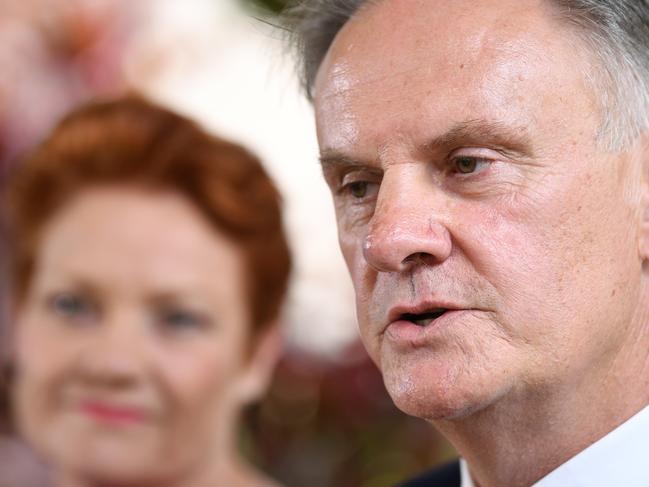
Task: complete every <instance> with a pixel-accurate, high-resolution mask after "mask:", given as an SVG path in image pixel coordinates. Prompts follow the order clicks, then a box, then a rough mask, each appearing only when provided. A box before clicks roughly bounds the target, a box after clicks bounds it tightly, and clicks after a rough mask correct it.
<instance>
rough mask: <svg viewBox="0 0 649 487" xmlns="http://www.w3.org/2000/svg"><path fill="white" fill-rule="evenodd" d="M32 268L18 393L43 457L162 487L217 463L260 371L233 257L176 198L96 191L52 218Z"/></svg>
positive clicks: (75, 470) (72, 470) (75, 469)
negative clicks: (174, 477)
mask: <svg viewBox="0 0 649 487" xmlns="http://www.w3.org/2000/svg"><path fill="white" fill-rule="evenodd" d="M36 264H37V265H36V269H35V273H34V276H33V279H32V281H31V287H30V291H29V293H28V296H27V297H26V299H25V301H24V302H23V303H22V305H21V306H20V308H19V310H18V311H19V312H18V319H17V326H16V339H17V350H16V351H17V357H16V359H17V367H18V369H17V370H18V375H17V378H16V386H15V397H16V399H15V401H16V404H15V406H16V410H17V415H18V422H19V426H20V428H21V430H22V432H23V433H24V434H25V436H26V437H27V439H28V440H29V441H30V442H31V443H32V444H33V445H34V446H35V447H36V449H37V450H38V451H39V452H41V453H42V454H43V455H44V456H45V458H46V459H48V460H51V462H52V464H53V465H54V466H55V467H57V468H59V469H60V470H61V471H62V472H67V474H73V475H81V476H83V477H88V478H93V477H96V478H98V479H99V478H110V479H114V480H119V479H120V478H123V479H125V480H126V479H133V478H140V479H141V481H142V482H144V481H145V480H147V481H148V480H151V481H153V482H154V483H155V482H156V479H160V478H162V477H163V476H171V475H180V474H181V472H183V471H184V470H187V471H191V470H192V469H195V468H202V467H201V464H203V465H205V462H208V463H209V462H213V461H215V455H218V453H219V452H218V450H219V449H220V448H223V447H224V446H223V445H224V444H225V443H226V442H227V441H228V440H229V438H226V437H227V435H228V434H229V433H230V432H231V428H232V426H231V424H232V422H233V421H234V419H235V418H234V416H235V415H236V411H237V410H238V409H239V407H240V405H241V403H242V402H245V400H246V399H247V398H248V395H250V394H253V392H251V390H252V389H253V388H254V384H256V383H257V382H259V377H258V375H259V373H260V371H259V369H261V367H260V366H259V364H255V363H254V362H255V359H254V358H250V357H251V354H250V350H249V349H248V348H249V347H247V345H248V342H249V340H250V336H249V335H250V330H249V325H248V320H249V314H248V309H247V302H246V298H245V295H244V274H243V272H244V270H243V262H242V257H241V255H240V252H239V251H238V250H237V249H236V248H235V246H234V245H233V244H232V243H231V242H230V241H229V240H227V239H226V238H225V237H224V236H223V235H221V234H219V233H218V232H216V231H215V230H214V228H213V227H212V226H210V224H209V223H208V222H207V221H206V220H205V219H204V217H203V216H202V214H201V213H200V212H199V211H198V210H197V209H196V208H194V206H193V205H192V204H191V203H190V202H189V201H188V200H186V199H185V198H184V197H183V196H181V195H178V194H175V193H163V192H158V193H156V192H146V191H145V190H140V189H132V188H128V187H127V188H119V187H98V188H92V189H88V190H86V191H85V192H82V193H81V194H80V195H78V196H76V197H74V198H73V199H72V201H71V202H70V203H69V204H67V205H66V206H65V207H63V208H62V209H61V210H60V211H59V212H58V213H57V214H56V215H55V217H54V218H53V219H52V220H51V222H50V223H49V224H48V226H47V227H46V228H45V231H44V234H43V238H42V240H41V245H40V249H39V254H38V259H37V263H36ZM253 355H254V354H253ZM255 381H257V382H255Z"/></svg>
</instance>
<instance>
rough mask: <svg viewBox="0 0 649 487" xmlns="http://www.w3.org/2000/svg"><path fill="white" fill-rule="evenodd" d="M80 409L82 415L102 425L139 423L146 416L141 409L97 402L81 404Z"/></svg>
mask: <svg viewBox="0 0 649 487" xmlns="http://www.w3.org/2000/svg"><path fill="white" fill-rule="evenodd" d="M80 409H81V411H82V412H83V413H84V414H86V415H88V416H90V417H91V418H93V419H95V420H96V421H99V422H102V423H110V424H130V423H141V422H143V421H144V420H145V419H146V414H145V412H144V410H143V409H140V408H136V407H126V406H114V405H111V404H107V403H103V402H98V401H85V402H82V403H81V405H80Z"/></svg>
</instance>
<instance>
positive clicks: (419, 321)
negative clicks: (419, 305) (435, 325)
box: [402, 308, 448, 326]
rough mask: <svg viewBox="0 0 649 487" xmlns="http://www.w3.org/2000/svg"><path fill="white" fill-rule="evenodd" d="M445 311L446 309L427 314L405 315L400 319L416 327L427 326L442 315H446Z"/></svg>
mask: <svg viewBox="0 0 649 487" xmlns="http://www.w3.org/2000/svg"><path fill="white" fill-rule="evenodd" d="M446 311H448V310H447V309H446V308H437V309H434V310H432V311H429V312H427V313H418V314H410V313H406V314H404V315H403V317H402V318H403V319H404V320H406V321H411V322H412V323H414V324H415V325H417V326H428V325H430V324H431V323H432V322H433V321H434V320H436V319H437V318H439V317H440V316H442V315H443V314H444V313H446Z"/></svg>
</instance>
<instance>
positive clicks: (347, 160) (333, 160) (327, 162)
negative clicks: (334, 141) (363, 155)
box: [319, 149, 370, 170]
mask: <svg viewBox="0 0 649 487" xmlns="http://www.w3.org/2000/svg"><path fill="white" fill-rule="evenodd" d="M319 159H320V165H321V166H322V169H323V170H324V169H326V168H333V167H341V166H344V167H349V166H363V167H367V166H369V165H370V164H369V163H368V162H366V161H361V160H359V159H354V158H352V157H349V156H347V155H345V154H343V153H341V152H338V151H336V150H329V149H325V150H323V151H322V152H321V153H320V158H319Z"/></svg>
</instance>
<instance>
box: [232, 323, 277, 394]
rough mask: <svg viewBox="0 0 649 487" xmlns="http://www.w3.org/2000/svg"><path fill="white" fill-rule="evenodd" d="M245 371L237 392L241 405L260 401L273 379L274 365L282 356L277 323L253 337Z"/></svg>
mask: <svg viewBox="0 0 649 487" xmlns="http://www.w3.org/2000/svg"><path fill="white" fill-rule="evenodd" d="M250 346H251V348H250V350H249V356H248V359H247V363H246V365H245V369H244V371H243V372H242V375H241V378H240V381H239V384H238V387H237V390H238V392H239V394H238V397H239V400H240V401H241V403H243V404H248V403H250V402H253V401H256V400H258V399H260V398H261V397H262V396H263V395H264V394H265V392H266V389H267V388H268V386H269V385H270V381H271V379H272V377H273V372H274V370H275V365H277V362H278V360H279V358H280V357H281V355H282V351H283V348H284V337H283V335H282V330H281V327H280V326H279V324H278V323H277V322H273V323H270V324H269V325H266V326H265V327H264V329H263V330H262V331H260V332H259V335H257V336H255V337H253V342H252V343H251V345H250Z"/></svg>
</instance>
